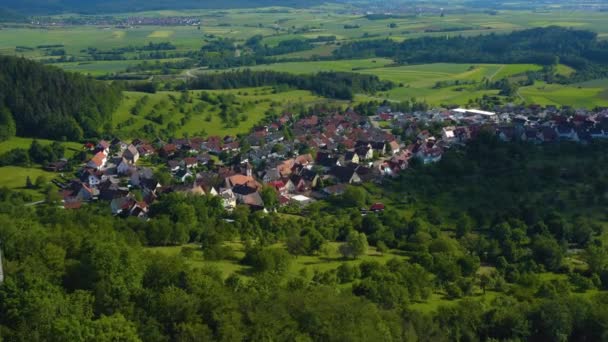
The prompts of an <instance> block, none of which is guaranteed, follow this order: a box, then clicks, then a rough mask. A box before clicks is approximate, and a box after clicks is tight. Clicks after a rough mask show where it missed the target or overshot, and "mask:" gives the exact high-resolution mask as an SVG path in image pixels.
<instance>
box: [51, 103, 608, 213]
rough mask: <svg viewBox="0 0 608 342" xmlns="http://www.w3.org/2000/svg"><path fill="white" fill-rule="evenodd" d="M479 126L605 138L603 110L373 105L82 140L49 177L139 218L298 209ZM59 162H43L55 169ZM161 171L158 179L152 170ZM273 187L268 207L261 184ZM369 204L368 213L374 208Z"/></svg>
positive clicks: (69, 203) (460, 141)
mask: <svg viewBox="0 0 608 342" xmlns="http://www.w3.org/2000/svg"><path fill="white" fill-rule="evenodd" d="M482 130H485V131H489V132H495V134H496V136H497V137H498V139H500V140H501V141H504V142H509V141H521V142H527V143H531V144H542V143H552V142H556V141H564V140H566V141H572V142H580V143H588V142H590V141H592V140H593V139H605V138H608V110H606V109H603V110H601V109H599V110H596V111H584V110H573V109H570V108H560V109H558V108H556V107H540V106H526V107H524V106H505V107H497V108H495V111H494V112H489V111H481V110H475V109H463V108H455V109H432V110H428V111H424V112H412V113H402V112H394V111H392V109H391V108H390V106H381V107H379V108H378V109H377V112H376V113H375V115H371V116H366V115H361V114H358V113H356V112H354V111H353V110H346V111H344V112H339V113H337V112H319V113H317V114H314V115H310V116H305V117H298V116H295V115H293V114H290V113H284V114H282V115H281V116H280V117H278V119H276V120H274V121H272V122H271V123H270V124H268V125H264V126H258V127H256V128H254V129H253V130H252V131H251V132H250V133H249V134H248V135H246V136H243V137H240V138H238V139H237V138H236V137H232V136H225V137H220V136H208V137H205V138H202V137H191V138H181V139H172V140H170V141H162V140H156V141H145V140H140V139H135V140H133V141H130V142H125V141H122V140H120V139H114V140H111V141H106V140H102V141H98V142H95V143H89V144H87V145H86V146H85V147H84V148H85V149H87V150H90V151H91V152H92V153H93V157H92V158H91V159H90V160H88V162H86V163H85V164H84V165H82V166H81V167H80V169H79V170H78V171H77V172H76V173H75V174H74V175H75V176H76V177H75V178H73V179H71V178H70V177H68V176H66V174H67V173H66V174H64V176H63V179H64V181H55V184H56V185H58V186H59V187H60V188H61V190H60V191H61V195H62V198H63V205H64V207H65V208H66V209H78V208H80V207H81V206H82V205H83V204H85V203H87V202H91V201H105V202H107V203H108V205H109V206H110V208H111V211H112V213H113V214H114V215H121V216H135V217H140V218H142V219H147V215H148V211H149V207H150V205H151V204H152V203H153V202H154V201H155V200H156V199H157V198H159V197H160V196H163V194H168V193H172V192H180V193H185V194H190V195H201V196H203V195H208V196H219V197H220V198H221V199H222V201H223V205H224V208H225V209H226V210H232V209H234V208H235V207H236V206H237V205H246V206H249V207H250V208H251V209H252V210H269V211H270V210H275V209H277V208H276V207H279V206H288V205H295V206H299V207H303V206H306V205H307V204H310V203H312V202H314V201H317V200H321V199H324V198H327V197H330V196H336V195H341V194H343V193H344V192H345V190H346V187H347V186H348V185H357V184H362V183H364V182H376V183H380V182H382V181H383V179H385V178H387V177H389V178H393V177H397V176H398V175H399V173H401V172H404V171H405V170H407V169H408V168H409V167H411V166H412V165H413V163H418V164H419V165H423V164H431V163H435V162H438V161H440V160H441V158H442V155H443V153H444V152H445V151H446V150H448V149H450V148H455V147H458V146H462V145H464V144H466V143H467V141H469V140H470V139H474V138H475V137H476V136H477V135H478V134H479V133H480V132H481V131H482ZM67 165H68V162H67V161H66V160H60V161H57V162H54V163H50V164H49V165H47V166H46V169H47V171H54V172H64V171H66V170H67V169H66V167H67ZM159 174H162V175H163V176H159ZM269 188H270V189H274V191H275V192H276V196H277V198H278V201H276V202H277V203H274V204H273V205H272V207H271V206H270V205H268V204H267V203H264V200H263V196H262V191H263V189H269ZM383 209H384V206H383V205H382V204H381V203H377V204H375V205H374V206H373V208H370V210H371V211H380V210H383Z"/></svg>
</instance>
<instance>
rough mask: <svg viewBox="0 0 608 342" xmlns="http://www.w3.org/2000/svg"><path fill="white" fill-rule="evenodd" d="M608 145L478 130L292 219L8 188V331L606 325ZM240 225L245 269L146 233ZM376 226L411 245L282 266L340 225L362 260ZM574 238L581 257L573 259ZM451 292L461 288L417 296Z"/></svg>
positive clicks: (579, 330) (567, 334) (307, 335)
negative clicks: (383, 254)
mask: <svg viewBox="0 0 608 342" xmlns="http://www.w3.org/2000/svg"><path fill="white" fill-rule="evenodd" d="M607 149H608V146H607V145H606V144H603V143H600V144H592V145H588V146H581V145H575V144H556V145H551V146H530V145H523V144H519V143H510V144H503V143H500V142H498V140H496V139H495V138H493V137H492V136H491V135H489V134H484V133H482V134H481V135H480V137H479V140H477V141H475V142H473V143H472V144H471V145H470V146H469V147H466V148H463V149H457V150H452V151H449V152H447V153H446V157H445V158H444V159H443V160H442V161H441V162H440V163H438V164H437V165H431V166H423V165H419V164H416V163H413V165H412V169H411V170H410V171H408V172H406V173H405V175H404V176H402V177H401V178H399V179H397V180H395V181H394V182H390V183H389V184H387V185H384V186H382V188H378V187H377V186H375V185H365V187H350V188H348V189H347V192H346V193H345V194H344V195H343V196H342V197H338V198H335V199H333V200H329V201H328V202H324V203H320V205H313V206H311V207H309V208H307V209H306V215H303V216H298V217H297V218H287V217H284V216H282V215H277V214H264V213H262V212H250V211H249V210H248V209H247V208H246V207H237V208H236V209H235V210H234V211H233V212H232V213H226V212H224V210H223V209H222V204H221V200H220V199H219V198H217V197H215V198H214V197H210V198H207V197H201V196H184V195H180V194H175V193H174V194H165V195H163V196H162V197H160V198H159V201H158V202H157V203H155V204H154V205H153V206H152V207H151V219H150V220H149V221H141V220H139V219H137V218H129V219H123V218H117V217H112V216H111V215H109V213H108V211H109V209H108V208H107V207H104V206H97V205H95V204H91V205H89V206H87V207H84V208H82V209H81V210H78V211H67V210H64V209H61V208H58V206H56V205H54V204H53V201H54V199H53V198H52V197H49V198H48V200H49V201H50V203H49V204H47V205H41V206H38V207H31V206H24V205H23V204H24V198H22V195H20V194H18V193H15V192H11V191H9V190H6V189H3V190H0V241H2V251H3V256H4V265H5V268H4V271H5V275H6V279H5V281H4V283H2V284H0V338H1V339H2V340H3V341H75V340H79V341H117V340H120V341H200V340H205V341H216V340H217V341H259V340H270V339H272V340H278V341H294V340H298V341H370V340H372V341H402V340H406V341H416V340H418V341H478V340H482V341H485V340H532V341H564V340H572V341H599V340H602V339H603V338H605V337H606V336H607V334H608V327H607V326H606V324H605V323H606V322H607V321H608V311H607V310H606V307H607V304H608V295H607V294H606V292H604V291H603V290H605V289H606V287H607V284H608V252H607V251H606V245H605V242H603V241H604V240H603V238H602V237H603V235H602V234H604V233H605V232H604V229H603V227H602V223H603V222H604V219H605V217H603V216H602V208H604V207H605V204H606V201H607V200H606V192H607V191H608V186H606V184H608V173H607V172H606V170H607V169H608V167H607V166H608V158H606V151H607ZM446 174H450V177H446V176H445V175H446ZM159 177H160V175H159ZM364 189H367V190H368V191H365V190H364ZM521 189H523V190H521ZM520 190H521V194H522V195H521V196H516V193H518V192H517V191H520ZM377 191H381V192H382V193H383V194H385V196H386V201H389V200H391V199H392V198H394V202H390V203H392V206H393V208H391V207H389V208H388V209H387V210H386V211H385V212H383V213H380V214H377V215H367V216H361V214H360V212H359V208H360V207H361V206H362V205H365V204H366V203H368V204H369V201H370V199H369V198H367V197H368V196H370V195H371V194H373V193H374V192H377ZM441 194H446V195H441ZM391 201H392V200H391ZM481 202H484V205H478V204H479V203H481ZM387 203H389V202H387ZM463 208H464V210H463ZM408 211H410V212H411V211H413V213H410V214H406V213H407V212H408ZM235 239H241V240H242V241H244V244H245V246H246V253H245V256H244V257H243V258H242V260H240V262H241V263H243V264H245V265H248V266H250V271H248V272H246V273H235V274H233V275H231V276H228V277H227V278H226V277H225V276H223V275H222V273H221V272H220V271H219V270H218V269H215V268H213V267H211V266H207V267H201V266H200V265H199V266H197V267H193V265H192V264H191V263H190V262H189V261H190V260H192V259H191V258H190V257H189V255H191V254H192V249H193V248H195V247H186V248H183V249H182V252H181V253H180V254H179V255H177V256H172V257H170V256H166V255H164V254H160V253H152V252H150V251H149V250H147V249H146V248H145V246H155V245H182V244H184V243H186V242H195V243H197V244H198V245H199V246H201V247H200V249H201V250H202V252H203V255H204V258H205V259H206V260H219V259H225V258H228V259H234V258H235V256H234V254H233V252H232V251H231V249H230V248H229V247H226V245H225V244H224V242H225V241H234V240H235ZM367 240H369V243H370V244H372V245H375V246H377V248H378V249H383V250H385V249H386V246H385V245H388V246H389V247H392V248H395V249H396V250H397V251H399V253H402V254H403V255H404V256H405V257H406V258H394V259H392V260H389V261H388V262H387V263H386V264H383V263H380V262H377V261H363V262H361V263H359V264H349V263H343V264H341V265H340V266H339V267H337V268H336V269H330V270H327V271H315V272H314V274H306V273H302V272H300V273H299V274H298V273H296V274H294V273H289V272H287V270H288V269H289V266H290V263H292V262H293V260H294V258H297V257H298V255H320V254H321V253H323V246H324V245H325V244H326V243H327V242H328V241H339V242H343V243H344V245H343V246H346V247H347V248H340V250H341V253H343V255H345V258H348V259H352V258H356V257H357V256H358V253H360V250H359V249H360V248H365V246H367ZM281 241H285V245H286V248H278V247H276V244H277V243H278V242H281ZM572 253H576V255H577V258H578V259H579V260H582V261H583V265H584V266H581V265H577V264H572V263H571V262H570V261H568V260H569V259H570V258H569V257H568V256H569V255H573V254H572ZM348 259H345V260H348ZM482 265H483V267H484V268H486V269H489V268H491V269H494V271H492V272H488V271H485V272H481V271H480V269H481V266H482ZM548 271H551V272H553V273H550V274H553V275H555V276H556V277H557V278H545V277H544V276H545V275H547V274H548V273H547V272H548ZM476 288H477V289H479V288H481V289H482V291H483V295H482V294H481V293H480V292H479V290H477V291H475V289H476ZM438 291H439V292H441V293H444V294H445V296H446V298H448V299H451V300H452V301H446V302H445V303H446V304H445V305H442V306H440V307H439V308H437V309H436V310H432V311H430V312H429V313H422V312H420V311H416V310H413V309H412V304H414V303H417V302H420V301H424V300H427V299H428V298H429V296H430V295H431V294H432V293H437V292H438ZM486 292H488V293H490V292H491V293H492V296H491V297H485V293H486ZM484 298H485V299H484Z"/></svg>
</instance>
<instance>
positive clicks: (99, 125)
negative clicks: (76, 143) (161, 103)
mask: <svg viewBox="0 0 608 342" xmlns="http://www.w3.org/2000/svg"><path fill="white" fill-rule="evenodd" d="M121 96H122V95H121V91H120V89H119V88H118V87H117V86H112V85H108V84H106V83H102V82H99V81H95V80H92V79H90V78H87V77H85V76H82V75H79V74H75V73H68V72H65V71H63V70H61V69H59V68H54V67H47V66H43V65H42V64H39V63H36V62H33V61H30V60H27V59H24V58H15V57H8V56H0V113H2V115H0V121H2V123H4V122H7V123H9V122H10V123H11V125H13V123H12V122H13V121H14V125H15V126H16V134H17V135H20V136H28V137H41V138H52V139H58V140H59V139H63V140H65V139H67V140H79V139H81V138H82V137H84V136H97V135H99V134H100V133H101V132H102V131H103V130H104V129H106V128H107V127H111V120H112V113H113V111H114V110H115V109H116V107H117V106H118V104H119V102H120V99H121ZM0 136H6V134H0Z"/></svg>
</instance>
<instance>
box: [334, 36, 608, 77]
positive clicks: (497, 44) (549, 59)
mask: <svg viewBox="0 0 608 342" xmlns="http://www.w3.org/2000/svg"><path fill="white" fill-rule="evenodd" d="M334 56H335V57H338V58H367V57H388V58H394V59H395V60H396V61H397V62H398V63H403V64H408V63H433V62H450V63H534V64H541V65H551V64H556V63H558V62H559V63H563V64H567V65H569V66H571V67H573V68H575V69H577V70H587V69H592V68H593V66H594V65H602V66H606V65H607V64H608V63H607V62H606V61H607V60H608V43H607V42H603V41H599V40H598V39H597V34H596V33H594V32H590V31H583V30H573V29H567V28H561V27H555V26H552V27H548V28H534V29H529V30H522V31H516V32H512V33H510V34H503V35H501V34H489V35H480V36H475V37H463V36H456V37H422V38H416V39H408V40H406V41H404V42H401V43H399V42H395V41H393V40H390V39H386V40H364V41H357V42H352V43H350V44H344V45H342V46H341V47H340V48H339V49H337V50H336V51H335V52H334Z"/></svg>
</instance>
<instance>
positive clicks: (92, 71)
mask: <svg viewBox="0 0 608 342" xmlns="http://www.w3.org/2000/svg"><path fill="white" fill-rule="evenodd" d="M181 59H182V58H166V59H148V60H134V59H131V60H123V61H88V62H66V63H56V64H53V65H54V66H57V67H60V68H62V69H64V70H67V71H74V72H79V73H83V74H87V75H91V76H102V75H106V74H111V73H118V72H124V71H125V70H126V69H127V68H129V67H131V66H135V65H138V64H140V63H144V62H148V63H149V64H152V65H153V64H154V63H156V62H159V63H163V62H172V61H179V60H181ZM159 69H160V67H159Z"/></svg>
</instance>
